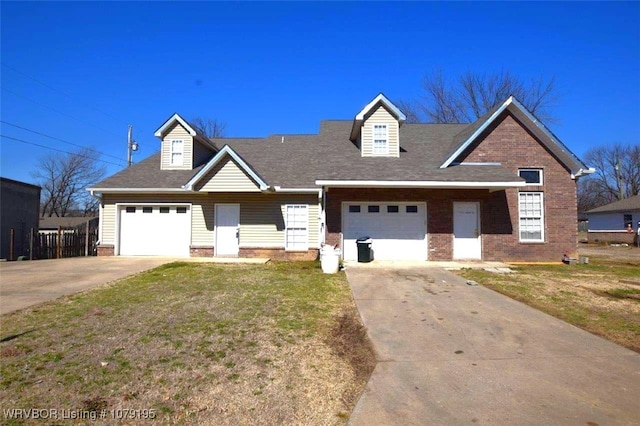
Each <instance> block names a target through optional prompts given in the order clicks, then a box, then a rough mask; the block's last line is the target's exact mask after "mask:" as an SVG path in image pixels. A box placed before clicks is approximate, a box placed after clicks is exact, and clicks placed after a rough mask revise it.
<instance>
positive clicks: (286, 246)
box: [284, 203, 311, 251]
mask: <svg viewBox="0 0 640 426" xmlns="http://www.w3.org/2000/svg"><path fill="white" fill-rule="evenodd" d="M289 208H292V209H295V208H304V210H305V211H306V215H305V217H306V225H305V226H304V230H305V231H306V241H305V246H304V248H302V247H295V248H290V247H289V244H288V241H289V238H288V237H289V234H288V232H287V231H288V230H289V228H292V229H302V228H303V227H295V226H291V227H289ZM310 211H311V209H309V204H300V203H292V204H284V249H285V251H307V250H309V212H310Z"/></svg>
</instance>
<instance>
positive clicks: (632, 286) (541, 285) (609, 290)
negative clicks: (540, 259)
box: [458, 257, 640, 352]
mask: <svg viewBox="0 0 640 426" xmlns="http://www.w3.org/2000/svg"><path fill="white" fill-rule="evenodd" d="M513 269H514V271H515V273H513V274H504V275H500V274H495V273H491V272H487V271H482V270H469V269H465V270H462V271H459V272H458V273H459V274H460V275H462V276H464V277H465V278H467V279H471V280H474V281H477V282H478V283H480V284H482V285H484V286H486V287H489V288H491V289H493V290H495V291H497V292H499V293H502V294H504V295H507V296H509V297H511V298H513V299H516V300H519V301H521V302H523V303H526V304H527V305H529V306H532V307H534V308H537V309H539V310H541V311H543V312H546V313H548V314H550V315H553V316H555V317H557V318H560V319H562V320H564V321H566V322H568V323H571V324H573V325H576V326H578V327H580V328H583V329H585V330H587V331H589V332H591V333H594V334H597V335H599V336H602V337H604V338H606V339H608V340H611V341H612V342H615V343H618V344H620V345H622V346H626V347H628V348H629V349H632V350H634V351H636V352H640V259H637V258H636V259H633V258H626V259H620V258H615V257H612V258H605V257H596V258H590V263H589V264H578V265H564V264H559V265H526V266H519V267H515V268H513Z"/></svg>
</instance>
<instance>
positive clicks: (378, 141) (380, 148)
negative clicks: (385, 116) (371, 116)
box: [373, 123, 389, 155]
mask: <svg viewBox="0 0 640 426" xmlns="http://www.w3.org/2000/svg"><path fill="white" fill-rule="evenodd" d="M379 130H384V131H381V132H379ZM373 154H374V155H387V154H389V126H388V125H387V124H383V123H378V124H376V123H374V124H373Z"/></svg>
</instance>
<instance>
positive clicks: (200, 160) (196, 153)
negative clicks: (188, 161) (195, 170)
mask: <svg viewBox="0 0 640 426" xmlns="http://www.w3.org/2000/svg"><path fill="white" fill-rule="evenodd" d="M214 155H215V152H213V150H212V149H210V148H208V147H206V146H204V145H203V144H202V143H200V142H198V141H194V142H193V167H198V166H199V165H201V164H204V163H206V162H207V161H209V160H210V159H211V158H212V157H213V156H214Z"/></svg>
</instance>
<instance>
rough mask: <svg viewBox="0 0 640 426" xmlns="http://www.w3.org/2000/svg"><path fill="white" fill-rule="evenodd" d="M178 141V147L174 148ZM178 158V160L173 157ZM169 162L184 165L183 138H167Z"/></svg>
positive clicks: (173, 164)
mask: <svg viewBox="0 0 640 426" xmlns="http://www.w3.org/2000/svg"><path fill="white" fill-rule="evenodd" d="M178 143H179V146H180V149H177V148H176V145H177V144H178ZM178 156H179V158H180V161H177V160H175V158H178ZM169 164H170V165H172V166H183V165H184V139H171V140H169Z"/></svg>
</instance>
